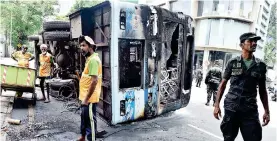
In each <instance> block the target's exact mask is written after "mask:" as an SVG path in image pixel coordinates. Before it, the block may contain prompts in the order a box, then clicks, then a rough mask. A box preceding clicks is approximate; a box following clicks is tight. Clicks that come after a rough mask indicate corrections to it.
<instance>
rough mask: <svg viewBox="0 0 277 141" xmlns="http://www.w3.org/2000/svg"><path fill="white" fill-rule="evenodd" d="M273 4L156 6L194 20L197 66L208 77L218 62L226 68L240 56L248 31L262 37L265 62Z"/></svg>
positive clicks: (162, 0)
mask: <svg viewBox="0 0 277 141" xmlns="http://www.w3.org/2000/svg"><path fill="white" fill-rule="evenodd" d="M272 3H273V2H271V1H269V0H154V1H153V3H152V4H153V5H158V6H161V7H163V8H166V9H168V10H170V11H174V12H183V13H184V14H187V15H190V16H192V17H193V18H194V24H195V25H194V26H195V49H196V51H195V58H194V60H195V62H194V66H195V68H198V67H202V68H203V72H204V74H206V71H207V70H208V69H209V68H210V67H211V66H212V65H213V63H214V61H215V60H219V62H221V66H222V68H224V67H225V65H226V63H227V61H228V60H229V59H230V58H232V57H234V56H237V55H239V54H240V52H241V48H240V45H239V44H240V42H239V36H240V35H241V34H243V33H245V32H255V33H256V34H257V35H259V36H261V37H262V39H261V40H260V41H259V42H258V46H257V49H256V52H255V56H256V57H258V58H261V59H263V47H264V46H265V40H266V35H267V28H268V23H269V16H270V9H271V5H272Z"/></svg>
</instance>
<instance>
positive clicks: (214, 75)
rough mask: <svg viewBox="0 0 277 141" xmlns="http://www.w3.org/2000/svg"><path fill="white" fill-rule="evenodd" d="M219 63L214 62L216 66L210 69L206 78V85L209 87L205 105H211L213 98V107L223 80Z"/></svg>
mask: <svg viewBox="0 0 277 141" xmlns="http://www.w3.org/2000/svg"><path fill="white" fill-rule="evenodd" d="M219 66H220V65H219V61H215V62H214V66H213V67H212V68H211V69H209V71H208V73H207V75H206V78H205V84H206V85H207V94H208V95H207V103H206V104H205V105H207V106H209V105H210V100H211V98H212V97H213V106H214V103H215V99H216V93H217V88H218V86H219V83H220V82H221V80H222V70H221V68H220V67H219Z"/></svg>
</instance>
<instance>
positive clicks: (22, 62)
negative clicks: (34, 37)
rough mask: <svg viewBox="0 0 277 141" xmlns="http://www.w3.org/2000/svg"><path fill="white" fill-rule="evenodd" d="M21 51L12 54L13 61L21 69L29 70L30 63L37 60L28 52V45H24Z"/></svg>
mask: <svg viewBox="0 0 277 141" xmlns="http://www.w3.org/2000/svg"><path fill="white" fill-rule="evenodd" d="M21 48H22V50H21V51H16V52H14V53H13V54H12V59H14V60H15V61H17V62H18V66H19V67H26V68H29V62H30V61H32V60H33V59H35V57H34V56H33V55H32V54H31V53H30V52H27V50H28V47H27V46H26V45H22V47H21Z"/></svg>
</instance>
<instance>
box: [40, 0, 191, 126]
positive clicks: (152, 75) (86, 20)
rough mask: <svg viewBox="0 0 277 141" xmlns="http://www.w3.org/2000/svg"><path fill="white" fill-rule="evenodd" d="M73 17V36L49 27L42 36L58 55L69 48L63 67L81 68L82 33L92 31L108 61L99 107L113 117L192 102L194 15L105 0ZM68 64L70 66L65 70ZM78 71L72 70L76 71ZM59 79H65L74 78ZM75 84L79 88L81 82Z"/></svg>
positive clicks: (61, 61) (144, 113) (132, 117)
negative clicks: (57, 32)
mask: <svg viewBox="0 0 277 141" xmlns="http://www.w3.org/2000/svg"><path fill="white" fill-rule="evenodd" d="M69 19H70V39H68V41H64V40H60V39H65V36H63V37H62V36H58V35H53V34H52V35H50V34H47V31H45V33H44V34H43V36H44V37H43V38H44V39H43V40H44V42H46V43H48V44H51V48H52V49H51V51H55V50H59V51H55V52H59V53H54V54H59V55H61V54H63V52H66V51H68V52H69V54H70V55H69V57H70V56H71V57H72V56H74V57H73V59H68V58H69V57H66V56H63V57H60V56H55V57H56V59H55V60H56V61H58V66H57V67H60V68H61V69H59V70H70V69H72V68H73V69H76V70H78V71H79V72H81V71H82V70H83V68H84V63H85V61H84V60H85V58H83V56H82V55H81V53H80V48H79V46H78V38H79V36H80V35H87V36H90V37H91V38H92V39H93V40H94V41H95V43H96V44H97V51H96V52H97V53H98V54H99V57H100V58H101V60H102V65H103V66H102V67H103V68H102V70H103V74H102V81H103V84H102V93H101V98H100V102H99V103H98V108H97V111H98V112H99V114H100V115H101V116H102V117H104V118H105V119H106V120H107V121H108V122H110V123H111V124H117V123H122V122H127V121H134V120H137V119H140V118H151V117H155V116H157V115H160V114H163V113H165V112H169V111H172V110H176V109H180V108H182V107H185V106H186V105H187V104H188V103H189V100H190V94H191V84H192V67H193V56H194V30H193V27H192V18H191V17H190V16H187V15H184V14H182V13H175V12H170V11H168V10H166V9H163V8H160V7H156V6H148V5H138V4H133V3H126V2H112V1H111V2H109V1H105V2H103V3H101V4H98V5H96V6H93V7H91V8H84V9H81V10H79V11H76V12H74V13H72V14H70V15H69ZM59 34H61V33H59ZM51 36H53V37H55V38H51ZM59 37H61V38H60V39H59ZM66 54H68V53H64V55H66ZM68 61H71V62H68ZM62 64H70V65H62ZM67 66H70V68H67V69H64V68H66V67H67ZM74 72H75V71H74V70H73V71H67V73H72V74H71V76H72V75H75V73H74ZM80 74H81V73H80ZM75 78H76V77H75ZM56 79H57V78H56ZM59 79H63V80H60V82H61V83H62V82H64V81H67V80H68V81H70V79H71V78H69V77H68V78H66V77H60V78H59ZM58 82H59V81H55V84H58ZM72 84H74V83H72ZM72 86H73V85H72ZM74 87H76V91H78V85H74Z"/></svg>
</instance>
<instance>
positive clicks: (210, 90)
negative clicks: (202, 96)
mask: <svg viewBox="0 0 277 141" xmlns="http://www.w3.org/2000/svg"><path fill="white" fill-rule="evenodd" d="M207 93H208V96H207V103H210V101H211V98H212V97H213V102H214V103H215V100H216V94H217V89H213V88H211V87H209V86H208V85H207Z"/></svg>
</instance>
